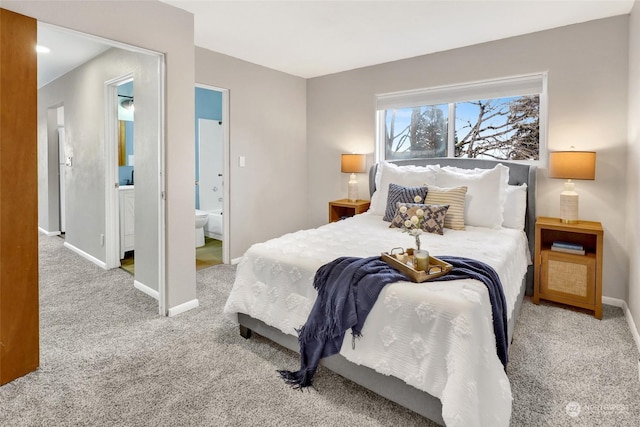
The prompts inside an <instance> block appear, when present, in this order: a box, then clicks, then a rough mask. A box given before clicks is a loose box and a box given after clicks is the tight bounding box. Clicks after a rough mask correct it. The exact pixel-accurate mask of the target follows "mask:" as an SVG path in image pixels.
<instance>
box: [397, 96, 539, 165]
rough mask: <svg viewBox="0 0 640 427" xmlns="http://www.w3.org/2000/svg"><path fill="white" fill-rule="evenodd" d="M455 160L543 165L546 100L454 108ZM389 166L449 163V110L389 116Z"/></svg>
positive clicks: (524, 98) (401, 112) (534, 98)
mask: <svg viewBox="0 0 640 427" xmlns="http://www.w3.org/2000/svg"><path fill="white" fill-rule="evenodd" d="M453 106H454V111H455V132H454V135H455V136H454V140H453V141H452V144H451V146H453V147H454V151H455V152H454V153H453V155H454V156H455V157H467V158H488V159H497V160H538V159H539V152H540V120H539V111H540V97H539V96H538V95H531V96H517V97H510V98H495V99H487V100H478V101H469V102H459V103H455V104H453ZM384 119H385V158H386V159H387V160H397V159H416V158H429V157H446V156H447V155H448V152H447V151H448V150H447V147H448V146H449V142H448V130H447V126H448V124H449V122H450V120H449V104H441V105H428V106H421V107H410V108H400V109H393V110H385V111H384Z"/></svg>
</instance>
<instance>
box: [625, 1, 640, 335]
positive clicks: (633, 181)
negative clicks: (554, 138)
mask: <svg viewBox="0 0 640 427" xmlns="http://www.w3.org/2000/svg"><path fill="white" fill-rule="evenodd" d="M628 135H629V141H628V146H627V148H628V156H627V181H628V185H629V187H628V192H627V207H628V209H627V221H626V236H627V239H628V240H627V243H628V248H629V261H630V262H629V268H630V271H629V276H630V277H629V294H628V299H627V302H628V304H629V309H630V311H631V314H632V316H633V319H634V321H635V324H636V339H638V336H637V330H640V262H639V261H640V224H638V218H640V1H637V0H636V2H635V3H634V6H633V10H632V11H631V17H630V19H629V134H628ZM637 345H638V346H640V342H637Z"/></svg>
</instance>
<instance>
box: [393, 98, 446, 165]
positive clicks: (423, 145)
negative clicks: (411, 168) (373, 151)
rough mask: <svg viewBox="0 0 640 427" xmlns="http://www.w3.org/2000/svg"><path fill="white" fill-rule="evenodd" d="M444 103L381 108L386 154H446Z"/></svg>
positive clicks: (404, 156)
mask: <svg viewBox="0 0 640 427" xmlns="http://www.w3.org/2000/svg"><path fill="white" fill-rule="evenodd" d="M447 122H448V106H447V105H446V104H445V105H429V106H424V107H413V108H401V109H397V110H386V111H385V124H386V126H385V147H386V153H385V154H386V158H387V159H389V160H392V159H416V158H425V157H444V156H446V155H447Z"/></svg>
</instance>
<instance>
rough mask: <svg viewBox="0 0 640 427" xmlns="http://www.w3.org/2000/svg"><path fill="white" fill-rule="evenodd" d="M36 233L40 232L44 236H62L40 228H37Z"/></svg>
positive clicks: (56, 232)
mask: <svg viewBox="0 0 640 427" xmlns="http://www.w3.org/2000/svg"><path fill="white" fill-rule="evenodd" d="M38 231H39V232H41V233H42V234H44V235H46V236H59V235H61V234H62V233H60V232H59V231H47V230H45V229H44V228H42V227H38Z"/></svg>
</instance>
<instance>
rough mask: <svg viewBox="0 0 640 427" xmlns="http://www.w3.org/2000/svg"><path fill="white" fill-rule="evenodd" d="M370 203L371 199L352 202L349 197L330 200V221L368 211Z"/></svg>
mask: <svg viewBox="0 0 640 427" xmlns="http://www.w3.org/2000/svg"><path fill="white" fill-rule="evenodd" d="M370 204H371V202H370V201H369V200H356V201H355V202H350V201H349V200H348V199H340V200H334V201H333V202H329V222H336V221H338V220H340V219H342V218H345V217H350V216H354V215H357V214H359V213H362V212H366V211H367V209H369V205H370Z"/></svg>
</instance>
